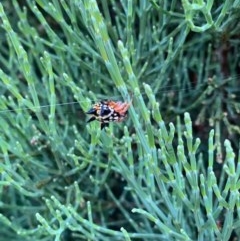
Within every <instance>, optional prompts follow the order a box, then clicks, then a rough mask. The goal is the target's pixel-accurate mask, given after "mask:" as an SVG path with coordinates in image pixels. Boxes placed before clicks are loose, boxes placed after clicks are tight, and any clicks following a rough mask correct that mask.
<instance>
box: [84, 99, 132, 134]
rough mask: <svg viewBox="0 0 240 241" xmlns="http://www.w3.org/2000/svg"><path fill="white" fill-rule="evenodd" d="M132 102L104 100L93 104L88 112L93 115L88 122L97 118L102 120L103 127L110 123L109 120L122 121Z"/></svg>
mask: <svg viewBox="0 0 240 241" xmlns="http://www.w3.org/2000/svg"><path fill="white" fill-rule="evenodd" d="M130 105H131V102H121V101H117V102H116V101H112V100H103V101H100V102H98V103H96V104H94V105H93V106H92V108H91V109H90V110H89V111H88V112H87V114H89V115H91V116H92V117H91V118H90V119H89V120H88V122H91V121H94V120H97V121H99V122H101V129H103V128H104V127H105V126H108V125H109V122H121V121H123V120H124V119H125V118H126V116H127V111H128V109H129V106H130Z"/></svg>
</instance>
